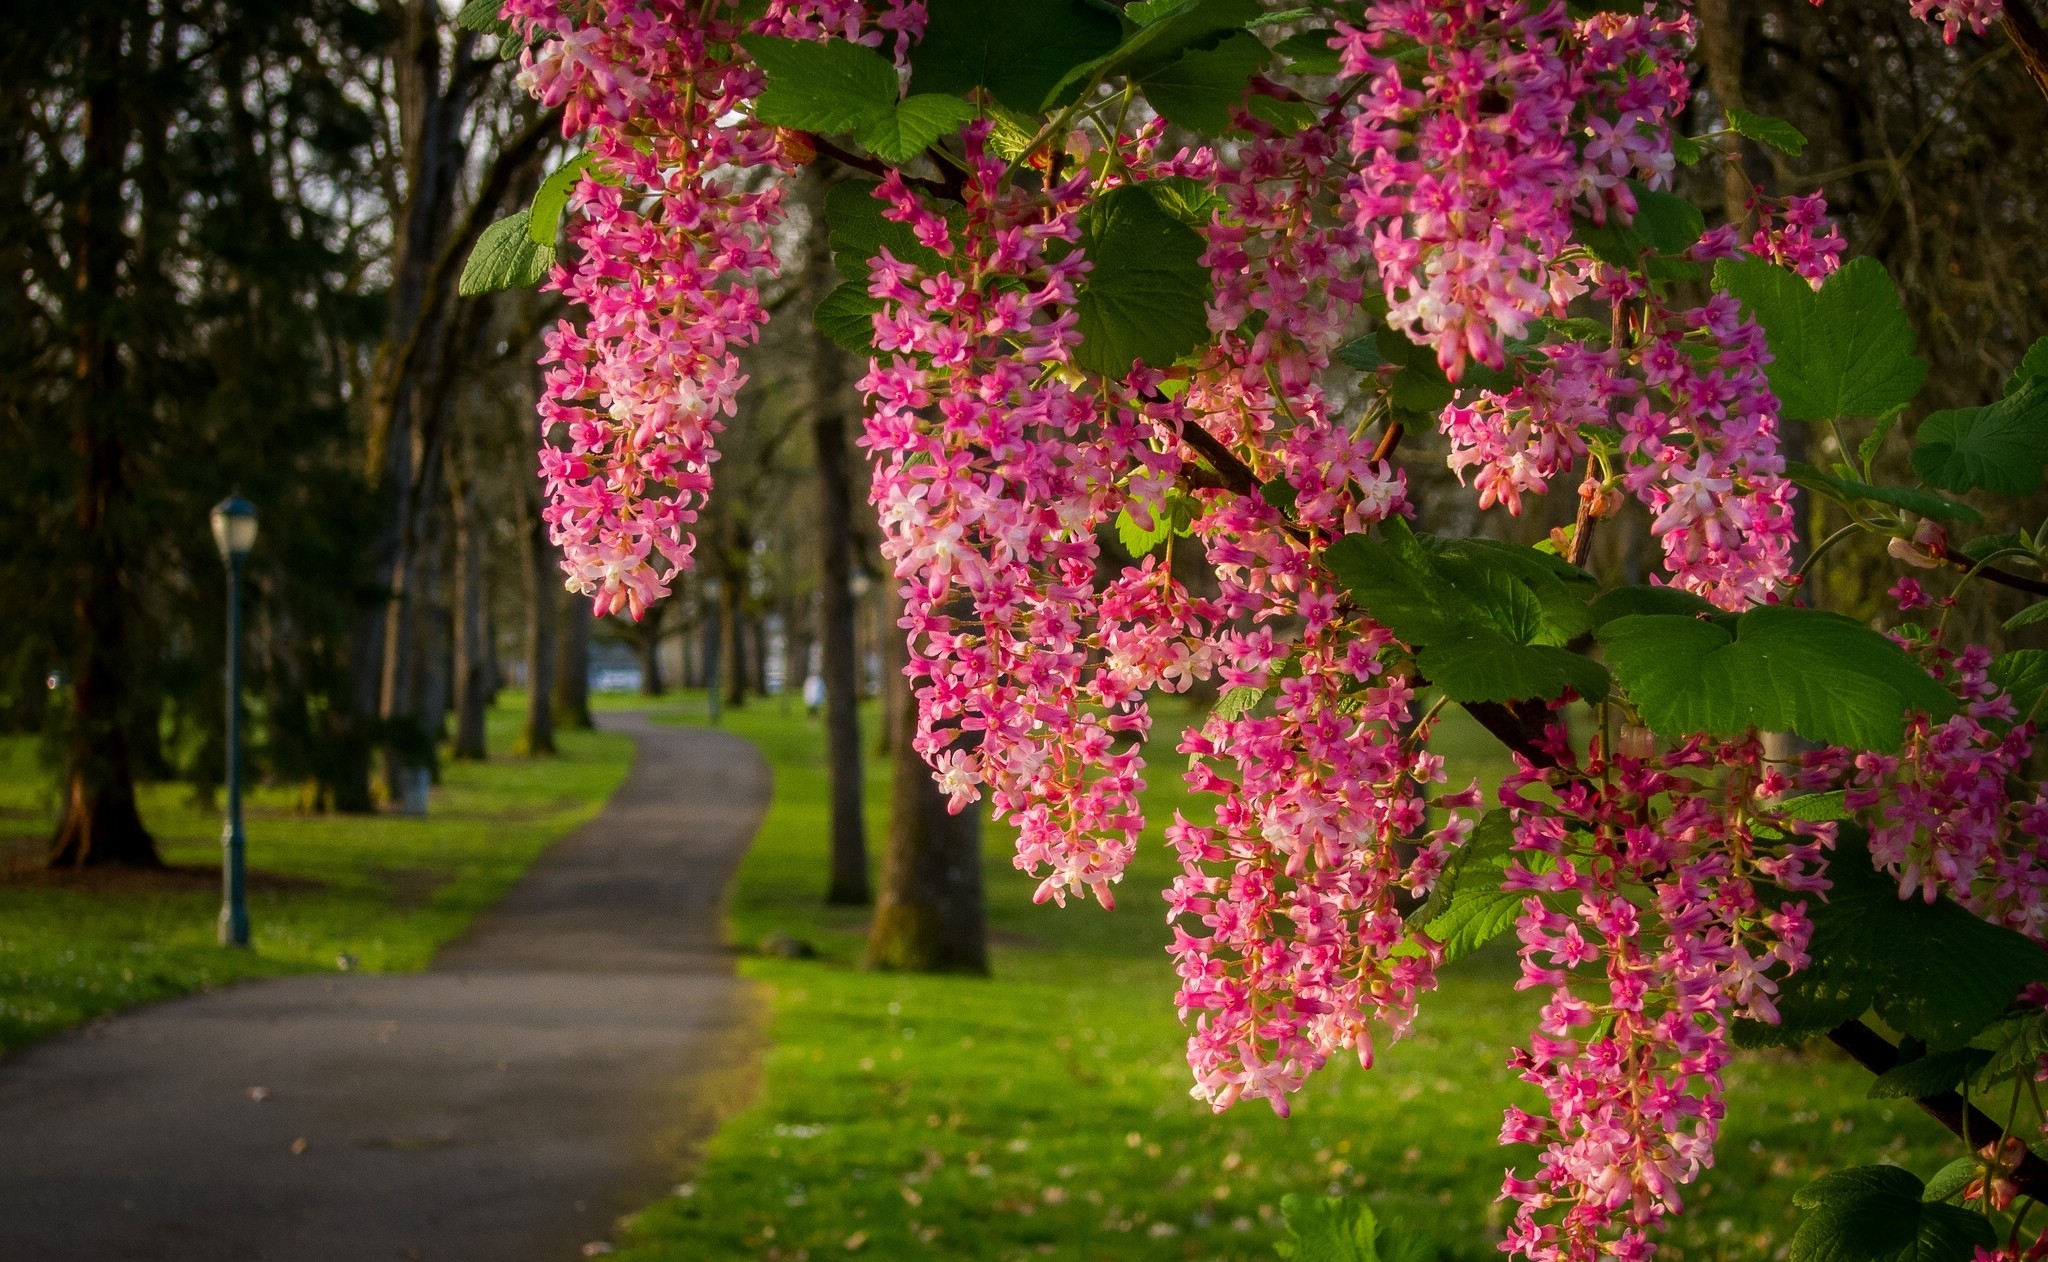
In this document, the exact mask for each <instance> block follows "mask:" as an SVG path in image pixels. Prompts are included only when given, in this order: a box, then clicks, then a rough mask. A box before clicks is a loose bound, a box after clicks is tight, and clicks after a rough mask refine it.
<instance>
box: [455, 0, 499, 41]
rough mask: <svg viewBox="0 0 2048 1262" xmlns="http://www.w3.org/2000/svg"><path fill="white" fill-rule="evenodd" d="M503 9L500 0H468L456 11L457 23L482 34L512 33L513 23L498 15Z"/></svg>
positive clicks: (463, 27) (464, 28)
mask: <svg viewBox="0 0 2048 1262" xmlns="http://www.w3.org/2000/svg"><path fill="white" fill-rule="evenodd" d="M501 9H502V5H501V4H500V0H467V3H465V4H464V5H463V6H462V7H461V8H460V9H458V10H456V11H455V25H457V26H459V27H461V28H462V29H463V30H465V31H475V32H477V33H478V34H481V35H496V36H499V37H501V38H502V37H504V36H508V35H511V34H512V24H511V23H510V22H507V21H506V20H505V19H504V18H502V17H500V16H498V15H499V13H500V11H501Z"/></svg>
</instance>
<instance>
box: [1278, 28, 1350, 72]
mask: <svg viewBox="0 0 2048 1262" xmlns="http://www.w3.org/2000/svg"><path fill="white" fill-rule="evenodd" d="M1336 35H1337V32H1335V31H1333V30H1331V29H1330V28H1329V27H1327V26H1319V27H1317V28H1316V29H1314V30H1312V31H1300V32H1297V33H1296V34H1293V35H1289V36H1288V37H1287V38H1286V39H1283V40H1281V41H1280V42H1279V43H1278V44H1275V45H1274V46H1273V51H1274V52H1276V53H1279V54H1280V55H1281V56H1282V57H1285V58H1286V59H1287V61H1288V67H1287V68H1288V69H1289V70H1292V71H1293V72H1294V73H1296V74H1307V75H1328V74H1338V73H1341V72H1342V71H1343V69H1344V59H1343V57H1341V56H1340V55H1339V54H1338V52H1337V50H1336V49H1334V48H1332V47H1330V41H1331V40H1332V39H1334V38H1336Z"/></svg>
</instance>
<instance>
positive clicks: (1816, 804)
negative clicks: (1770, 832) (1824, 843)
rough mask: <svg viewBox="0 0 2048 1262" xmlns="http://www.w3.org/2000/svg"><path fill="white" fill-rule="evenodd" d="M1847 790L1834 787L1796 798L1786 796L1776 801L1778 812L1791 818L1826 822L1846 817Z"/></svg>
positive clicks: (1847, 814) (1847, 816) (1847, 813)
mask: <svg viewBox="0 0 2048 1262" xmlns="http://www.w3.org/2000/svg"><path fill="white" fill-rule="evenodd" d="M1848 796H1849V795H1848V792H1847V791H1846V790H1843V789H1836V790H1835V791H1833V792H1832V793H1807V794H1802V795H1801V796H1799V797H1796V798H1787V799H1786V800H1784V801H1783V802H1780V803H1778V812H1779V814H1781V815H1787V816H1790V817H1791V818H1793V819H1804V820H1811V821H1813V822H1815V823H1826V822H1828V821H1830V820H1837V819H1848V818H1850V811H1849V808H1848V806H1847V804H1846V803H1847V799H1848Z"/></svg>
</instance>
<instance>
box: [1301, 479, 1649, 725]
mask: <svg viewBox="0 0 2048 1262" xmlns="http://www.w3.org/2000/svg"><path fill="white" fill-rule="evenodd" d="M1378 535H1379V537H1377V538H1375V537H1372V536H1368V535H1347V536H1346V537H1344V538H1343V539H1340V540H1338V541H1337V542H1336V543H1335V544H1333V545H1332V546H1331V547H1330V550H1329V552H1328V553H1327V554H1326V556H1325V563H1326V564H1327V565H1328V567H1329V569H1330V572H1331V573H1332V574H1334V575H1336V577H1337V580H1338V581H1339V582H1340V583H1342V584H1343V585H1344V586H1345V587H1346V588H1348V589H1349V590H1350V592H1351V595H1352V597H1353V598H1354V599H1355V600H1357V601H1358V603H1359V605H1360V606H1361V607H1363V608H1364V609H1365V611H1366V612H1367V613H1368V614H1370V615H1372V618H1373V620H1374V621H1376V622H1378V623H1380V624H1381V625H1382V626H1384V627H1386V628H1387V629H1388V630H1390V631H1392V632H1393V633H1394V634H1395V635H1396V636H1399V637H1400V638H1401V639H1402V640H1403V641H1404V642H1406V643H1407V644H1408V645H1410V646H1411V647H1413V648H1415V649H1416V650H1418V651H1417V654H1416V664H1417V665H1418V666H1419V667H1421V669H1422V672H1423V673H1424V674H1425V675H1426V676H1428V678H1429V681H1430V682H1431V683H1432V684H1434V685H1435V686H1436V687H1437V688H1439V689H1440V690H1442V692H1443V693H1444V695H1446V696H1448V697H1449V698H1451V700H1453V701H1459V702H1468V703H1469V702H1485V701H1519V700H1523V699H1526V698H1539V699H1543V700H1550V699H1553V698H1556V697H1559V696H1561V695H1563V694H1564V692H1565V690H1566V689H1571V690H1573V691H1576V692H1577V693H1578V694H1579V695H1580V696H1582V697H1586V698H1588V699H1590V700H1596V701H1597V700H1600V699H1602V698H1604V697H1605V696H1606V695H1607V686H1608V679H1607V672H1606V671H1605V670H1604V669H1602V667H1601V666H1600V664H1599V663H1597V662H1595V661H1593V660H1591V659H1590V658H1587V657H1584V656H1581V655H1580V654H1578V653H1574V652H1571V651H1570V650H1568V649H1566V648H1564V647H1562V646H1563V645H1566V644H1569V643H1571V642H1572V641H1573V640H1575V639H1577V638H1578V637H1579V636H1581V635H1583V634H1584V633H1585V632H1586V631H1587V630H1588V629H1589V628H1590V627H1591V625H1592V615H1591V614H1590V612H1589V611H1588V610H1587V608H1586V603H1585V598H1586V596H1587V595H1588V594H1589V593H1590V589H1591V585H1592V580H1591V578H1590V576H1588V575H1587V574H1585V573H1584V572H1583V571H1581V570H1579V569H1577V568H1576V567H1574V566H1571V565H1569V564H1566V563H1565V562H1563V561H1561V560H1559V559H1558V558H1556V557H1553V556H1548V555H1546V554H1544V553H1541V552H1538V551H1536V550H1535V549H1533V548H1518V547H1515V546H1513V545H1512V544H1504V543H1497V542H1495V541H1493V540H1487V539H1457V540H1437V539H1427V538H1425V537H1422V536H1417V535H1415V534H1414V533H1412V532H1411V531H1409V529H1408V527H1407V524H1406V523H1405V522H1403V521H1401V520H1400V519H1399V518H1389V519H1388V520H1387V521H1385V522H1382V523H1381V524H1380V525H1379V527H1378Z"/></svg>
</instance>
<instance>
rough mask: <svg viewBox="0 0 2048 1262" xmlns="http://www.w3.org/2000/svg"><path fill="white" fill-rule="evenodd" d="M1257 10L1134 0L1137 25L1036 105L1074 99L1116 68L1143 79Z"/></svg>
mask: <svg viewBox="0 0 2048 1262" xmlns="http://www.w3.org/2000/svg"><path fill="white" fill-rule="evenodd" d="M1261 13H1262V10H1261V6H1260V3H1259V0H1151V2H1149V3H1141V4H1133V5H1131V6H1130V7H1128V8H1126V9H1125V10H1124V16H1125V17H1126V18H1128V19H1129V20H1131V21H1133V22H1135V23H1137V24H1138V29H1137V30H1136V31H1134V32H1133V33H1132V34H1131V35H1129V36H1128V37H1127V38H1125V39H1124V41H1123V42H1122V43H1121V44H1118V45H1117V46H1116V47H1115V48H1114V49H1111V50H1110V51H1109V52H1108V53H1106V54H1104V55H1103V56H1101V57H1098V58H1096V59H1095V60H1093V61H1090V62H1087V63H1085V64H1082V65H1077V66H1075V67H1073V68H1072V69H1071V70H1069V71H1067V73H1066V74H1065V75H1064V76H1062V77H1061V79H1060V81H1059V82H1058V83H1057V84H1055V85H1054V86H1053V88H1052V90H1051V91H1050V92H1048V93H1046V95H1045V98H1044V99H1043V100H1042V101H1040V102H1039V103H1038V106H1037V108H1038V109H1040V110H1049V109H1052V108H1054V107H1056V106H1058V105H1061V104H1064V103H1066V102H1067V101H1071V100H1073V99H1074V96H1075V94H1076V93H1077V92H1078V90H1079V89H1080V88H1081V87H1082V86H1083V85H1085V84H1087V83H1088V82H1089V81H1090V80H1091V79H1094V78H1096V77H1097V76H1098V75H1099V76H1101V77H1102V78H1104V79H1108V78H1112V77H1114V76H1116V75H1119V74H1123V75H1128V76H1129V77H1131V78H1133V79H1143V78H1145V77H1146V76H1147V75H1149V74H1151V73H1152V72H1153V71H1155V70H1157V69H1159V68H1160V67H1162V66H1165V65H1166V64H1168V63H1169V62H1172V61H1174V60H1175V59H1176V58H1178V57H1179V56H1180V55H1181V54H1182V53H1184V52H1186V51H1187V50H1189V49H1191V48H1208V47H1211V46H1213V45H1215V44H1217V43H1219V42H1220V41H1221V40H1222V39H1223V37H1224V36H1226V35H1228V34H1230V33H1231V32H1232V31H1241V30H1243V29H1244V28H1245V27H1246V26H1248V25H1250V24H1251V23H1252V22H1254V21H1257V20H1258V18H1259V17H1260V16H1261Z"/></svg>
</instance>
